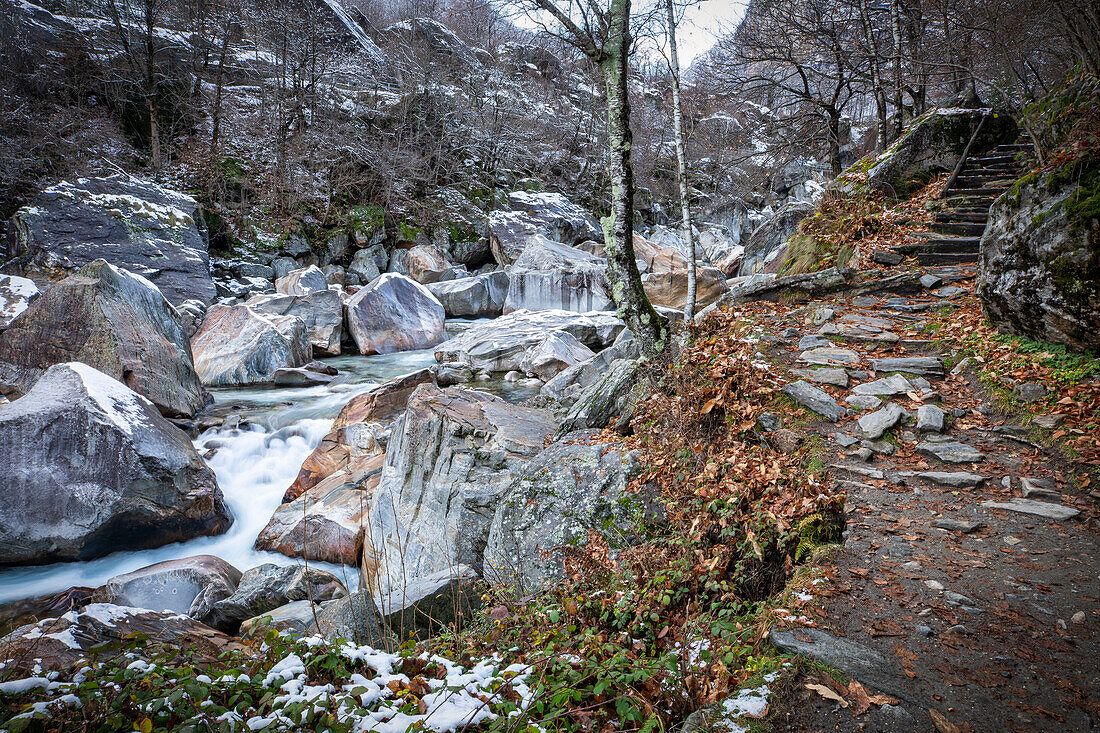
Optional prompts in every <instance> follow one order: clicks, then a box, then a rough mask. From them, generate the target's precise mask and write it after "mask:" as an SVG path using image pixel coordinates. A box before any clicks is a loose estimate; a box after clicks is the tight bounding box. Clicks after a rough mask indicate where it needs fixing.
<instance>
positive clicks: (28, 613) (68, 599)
mask: <svg viewBox="0 0 1100 733" xmlns="http://www.w3.org/2000/svg"><path fill="white" fill-rule="evenodd" d="M93 593H95V589H94V588H89V587H87V586H74V587H72V588H68V589H66V590H63V591H60V592H58V593H50V594H49V595H45V596H38V597H35V598H25V599H22V600H18V601H11V602H9V603H5V604H3V605H0V634H8V633H10V632H11V631H12V630H13V629H17V628H19V627H20V626H24V625H26V624H34V623H35V622H36V621H38V620H40V619H45V618H58V617H59V616H63V615H64V614H66V613H68V612H69V611H74V610H78V609H81V608H83V607H84V606H86V605H88V604H89V603H91V601H92V594H93Z"/></svg>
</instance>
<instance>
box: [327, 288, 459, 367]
mask: <svg viewBox="0 0 1100 733" xmlns="http://www.w3.org/2000/svg"><path fill="white" fill-rule="evenodd" d="M445 318H446V313H445V311H444V310H443V306H442V305H441V304H440V302H439V301H438V300H437V299H436V297H435V296H434V295H432V293H431V291H430V290H428V289H427V288H426V287H424V286H423V285H421V284H420V283H418V282H416V281H414V280H411V279H409V278H407V277H405V276H404V275H398V274H395V273H392V272H388V273H386V274H385V275H381V276H379V277H378V278H377V279H376V280H374V282H372V283H370V284H369V285H366V286H364V287H362V288H360V289H359V291H358V292H356V293H355V295H353V296H351V299H350V300H348V304H347V316H346V319H347V325H348V330H349V331H351V335H352V338H354V339H355V343H356V345H357V346H358V347H359V353H360V354H364V355H369V354H392V353H394V352H398V351H410V350H413V349H429V348H431V347H433V346H435V345H436V344H438V343H440V342H441V341H443V337H444V333H443V321H444V319H445Z"/></svg>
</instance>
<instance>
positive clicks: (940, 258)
mask: <svg viewBox="0 0 1100 733" xmlns="http://www.w3.org/2000/svg"><path fill="white" fill-rule="evenodd" d="M915 256H916V258H917V263H918V264H921V265H961V264H966V263H970V262H977V261H978V253H977V252H919V253H917V254H916V255H915Z"/></svg>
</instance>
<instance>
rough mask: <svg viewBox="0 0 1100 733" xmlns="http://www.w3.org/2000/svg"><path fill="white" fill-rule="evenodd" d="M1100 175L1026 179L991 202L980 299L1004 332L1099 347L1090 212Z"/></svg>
mask: <svg viewBox="0 0 1100 733" xmlns="http://www.w3.org/2000/svg"><path fill="white" fill-rule="evenodd" d="M1097 173H1098V171H1096V170H1094V171H1093V172H1092V174H1091V175H1088V174H1085V175H1082V176H1080V177H1076V178H1074V179H1071V180H1066V181H1064V182H1060V181H1059V180H1058V178H1059V176H1058V175H1057V174H1054V175H1045V174H1044V175H1032V176H1028V177H1026V178H1024V179H1022V180H1021V181H1020V182H1019V183H1018V184H1017V185H1016V186H1015V187H1014V188H1013V190H1012V191H1010V192H1009V193H1007V194H1005V195H1004V196H1001V197H1000V198H999V199H997V201H996V202H995V203H994V204H993V208H992V210H991V212H990V219H989V226H988V227H987V228H986V230H985V234H984V235H983V236H982V245H981V246H982V251H981V275H980V279H979V283H978V294H979V295H980V297H981V300H982V307H983V309H984V310H985V314H986V316H987V317H988V318H989V320H990V322H991V323H993V325H995V326H996V327H997V328H998V329H999V330H1001V331H1004V332H1007V333H1011V334H1015V335H1018V336H1026V337H1029V338H1034V339H1037V340H1040V341H1045V342H1049V343H1055V344H1063V345H1065V346H1067V347H1069V348H1071V349H1076V350H1082V349H1100V215H1098V214H1100V212H1097V210H1096V209H1095V205H1094V208H1092V209H1091V210H1090V209H1089V208H1088V203H1089V201H1090V200H1095V198H1096V196H1097V191H1096V188H1095V187H1096V184H1097V182H1098V181H1100V175H1097ZM1090 180H1091V182H1092V188H1091V189H1090V187H1089V182H1090Z"/></svg>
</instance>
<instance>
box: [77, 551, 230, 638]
mask: <svg viewBox="0 0 1100 733" xmlns="http://www.w3.org/2000/svg"><path fill="white" fill-rule="evenodd" d="M240 580H241V571H240V570H237V568H235V567H233V566H232V565H230V564H229V563H227V562H226V561H225V560H222V559H221V558H220V557H214V556H213V555H195V556H193V557H184V558H180V559H179V560H166V561H164V562H158V563H156V564H155V565H149V566H147V567H144V568H139V569H138V570H134V571H133V572H130V573H125V574H123V575H116V576H115V577H113V578H111V579H110V580H108V581H107V582H106V583H104V584H103V586H102V587H101V588H98V589H97V590H96V592H95V594H94V595H93V596H92V600H93V601H94V602H96V603H113V604H115V605H116V606H133V607H135V608H148V609H149V610H151V611H172V612H174V613H184V614H187V615H188V616H190V617H191V618H193V619H197V620H199V621H202V622H203V623H207V622H208V617H209V615H210V612H211V610H212V609H213V607H214V604H215V603H217V602H218V601H221V600H223V599H225V598H228V597H229V596H230V595H232V594H233V592H234V591H235V590H236V589H237V583H239V582H240Z"/></svg>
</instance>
